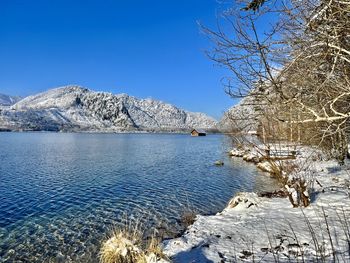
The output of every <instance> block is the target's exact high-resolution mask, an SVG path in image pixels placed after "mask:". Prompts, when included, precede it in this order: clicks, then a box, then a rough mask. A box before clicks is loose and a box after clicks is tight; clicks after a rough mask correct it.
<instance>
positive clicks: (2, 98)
mask: <svg viewBox="0 0 350 263" xmlns="http://www.w3.org/2000/svg"><path fill="white" fill-rule="evenodd" d="M19 100H21V97H12V96H8V95H5V94H1V93H0V106H11V105H13V104H15V103H16V102H18V101H19Z"/></svg>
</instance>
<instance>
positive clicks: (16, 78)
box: [0, 0, 233, 118]
mask: <svg viewBox="0 0 350 263" xmlns="http://www.w3.org/2000/svg"><path fill="white" fill-rule="evenodd" d="M220 9H221V7H220V4H218V3H217V1H215V0H148V1H147V0H133V1H127V0H124V1H122V0H113V1H112V0H103V1H102V0H100V1H98V0H95V1H89V0H80V1H79V0H30V1H29V0H22V1H18V0H0V93H5V94H10V95H22V96H27V95H31V94H35V93H37V92H41V91H45V90H48V89H50V88H53V87H58V86H62V85H67V84H78V85H82V86H85V87H88V88H90V89H92V90H101V91H108V92H112V93H128V94H130V95H133V96H136V97H140V98H146V97H152V98H155V99H159V100H162V101H165V102H169V103H173V104H175V105H177V106H179V107H182V108H185V109H188V110H191V111H201V112H205V113H208V114H209V115H212V116H214V117H217V118H218V117H220V116H221V114H222V112H223V111H224V110H226V109H227V108H228V107H229V106H230V105H232V104H233V101H232V100H231V99H230V98H229V97H228V96H227V95H226V94H225V93H224V91H223V86H222V85H221V82H220V81H221V78H222V77H224V76H225V75H226V76H227V75H228V74H229V73H228V72H226V71H224V69H222V68H220V67H218V66H215V65H214V63H213V62H212V61H210V60H209V59H208V58H207V57H206V56H205V54H204V51H205V50H206V49H208V48H209V46H210V43H209V40H208V39H207V38H206V37H205V36H204V35H203V34H202V33H200V29H199V27H198V25H197V24H196V21H201V22H202V23H203V24H205V25H209V26H210V25H213V26H214V25H215V23H216V14H217V12H218V11H219V10H220Z"/></svg>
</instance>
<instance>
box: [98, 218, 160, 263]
mask: <svg viewBox="0 0 350 263" xmlns="http://www.w3.org/2000/svg"><path fill="white" fill-rule="evenodd" d="M144 232H145V231H144V230H143V229H142V228H141V227H140V226H139V225H138V224H137V225H136V226H134V227H133V226H131V225H126V226H125V227H124V228H120V229H118V230H114V231H113V234H112V235H111V237H110V238H109V239H108V240H107V241H105V242H104V243H103V244H102V247H101V251H100V261H101V263H153V262H157V261H158V260H159V259H166V256H165V255H164V254H163V251H162V249H161V247H160V240H159V239H158V238H156V237H155V236H154V235H153V236H152V237H150V239H149V240H148V241H145V240H144Z"/></svg>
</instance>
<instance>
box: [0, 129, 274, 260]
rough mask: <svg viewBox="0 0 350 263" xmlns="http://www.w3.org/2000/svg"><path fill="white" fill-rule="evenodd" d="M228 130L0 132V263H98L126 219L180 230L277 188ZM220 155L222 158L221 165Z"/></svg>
mask: <svg viewBox="0 0 350 263" xmlns="http://www.w3.org/2000/svg"><path fill="white" fill-rule="evenodd" d="M229 145H230V144H229V139H228V138H227V137H225V136H223V135H209V136H206V137H197V138H193V137H191V136H189V135H166V134H157V135H156V134H69V133H0V262H98V251H99V248H100V246H101V242H102V241H103V240H105V238H106V236H107V235H108V233H110V231H111V229H112V228H113V227H115V226H116V225H118V222H120V220H121V218H125V216H126V215H127V217H128V218H129V220H131V221H132V220H133V218H142V220H143V221H144V222H147V223H149V224H150V225H151V226H154V227H160V226H164V225H166V226H173V227H174V228H177V227H178V221H179V218H180V215H181V213H182V212H183V211H184V210H186V208H187V207H189V206H190V207H195V208H196V210H197V211H198V212H199V213H203V214H208V213H214V212H218V211H220V210H222V209H223V208H224V207H225V206H226V204H227V202H228V200H229V199H230V198H231V197H232V196H233V195H234V194H235V193H236V192H238V191H252V190H254V191H259V190H265V189H267V188H269V187H270V188H271V187H272V186H273V182H272V179H270V178H269V177H268V176H266V175H265V174H262V173H260V172H258V171H257V170H256V168H255V166H254V165H251V164H247V163H245V162H243V161H241V160H240V159H230V158H228V157H227V154H226V151H227V150H228V148H229ZM216 160H224V162H225V165H224V166H222V167H216V166H214V165H213V163H214V162H215V161H216Z"/></svg>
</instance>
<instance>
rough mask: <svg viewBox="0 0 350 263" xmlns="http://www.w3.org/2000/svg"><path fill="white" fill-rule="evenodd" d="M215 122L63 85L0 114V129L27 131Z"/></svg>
mask: <svg viewBox="0 0 350 263" xmlns="http://www.w3.org/2000/svg"><path fill="white" fill-rule="evenodd" d="M215 125H216V121H215V120H214V119H213V118H210V117H208V116H206V115H205V114H203V113H192V112H187V111H185V110H182V109H179V108H177V107H175V106H173V105H170V104H166V103H163V102H160V101H156V100H152V99H138V98H135V97H132V96H128V95H126V94H119V95H113V94H111V93H105V92H94V91H90V90H88V89H86V88H82V87H79V86H66V87H60V88H56V89H52V90H49V91H47V92H43V93H40V94H37V95H33V96H29V97H27V98H25V99H23V100H21V101H19V102H18V103H16V104H14V105H12V106H11V107H10V108H9V109H5V110H3V111H2V112H1V113H0V128H1V127H3V128H4V127H5V128H7V129H26V130H27V129H28V130H56V131H60V130H71V131H79V130H96V131H130V130H152V131H160V130H169V131H180V130H186V129H191V128H193V127H195V128H204V129H212V128H215Z"/></svg>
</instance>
